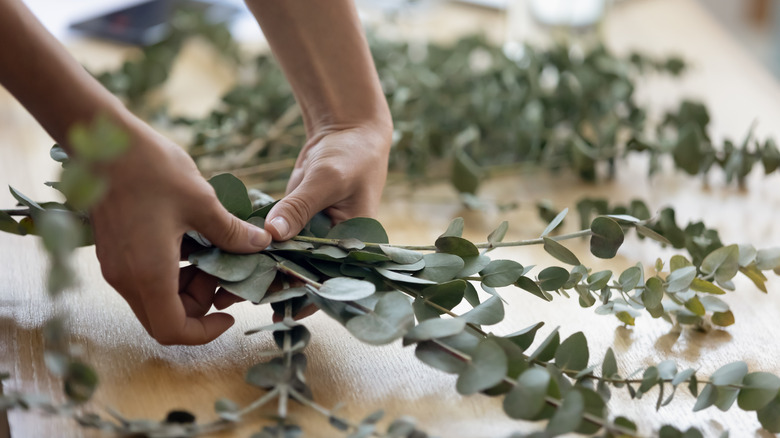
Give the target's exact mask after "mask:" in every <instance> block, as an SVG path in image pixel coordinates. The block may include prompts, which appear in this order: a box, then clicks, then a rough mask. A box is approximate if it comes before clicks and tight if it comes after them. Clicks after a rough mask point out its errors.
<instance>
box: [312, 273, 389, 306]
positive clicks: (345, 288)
mask: <svg viewBox="0 0 780 438" xmlns="http://www.w3.org/2000/svg"><path fill="white" fill-rule="evenodd" d="M374 292H376V287H375V286H374V284H373V283H370V282H368V281H363V280H357V279H354V278H348V277H337V278H331V279H329V280H325V282H324V283H322V287H320V288H319V289H318V290H317V293H318V294H319V295H320V296H322V297H323V298H327V299H329V300H336V301H356V300H360V299H362V298H366V297H368V296H371V295H373V294H374Z"/></svg>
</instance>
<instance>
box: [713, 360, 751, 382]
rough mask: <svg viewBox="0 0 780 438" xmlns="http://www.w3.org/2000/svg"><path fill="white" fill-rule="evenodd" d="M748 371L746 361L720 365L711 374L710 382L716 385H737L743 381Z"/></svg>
mask: <svg viewBox="0 0 780 438" xmlns="http://www.w3.org/2000/svg"><path fill="white" fill-rule="evenodd" d="M747 372H748V366H747V364H746V363H745V362H742V361H738V362H732V363H730V364H727V365H724V366H722V367H720V368H719V369H718V370H717V371H715V372H714V373H712V376H710V382H712V384H713V385H715V386H724V385H736V384H739V383H742V379H743V378H745V376H746V375H747Z"/></svg>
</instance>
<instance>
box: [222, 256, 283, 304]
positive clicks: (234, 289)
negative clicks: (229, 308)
mask: <svg viewBox="0 0 780 438" xmlns="http://www.w3.org/2000/svg"><path fill="white" fill-rule="evenodd" d="M258 255H259V257H258V262H257V267H256V268H255V270H254V271H252V273H251V274H249V277H247V278H245V279H244V280H241V281H238V282H232V281H220V283H219V285H220V286H222V287H223V288H224V289H225V290H227V291H228V292H230V293H232V294H233V295H236V296H239V297H241V298H243V299H245V300H249V301H251V302H253V303H259V302H260V300H262V299H263V297H264V296H265V293H266V291H268V288H269V287H270V286H271V283H273V281H274V278H276V272H277V271H276V260H274V259H272V258H271V257H268V256H267V255H265V254H258Z"/></svg>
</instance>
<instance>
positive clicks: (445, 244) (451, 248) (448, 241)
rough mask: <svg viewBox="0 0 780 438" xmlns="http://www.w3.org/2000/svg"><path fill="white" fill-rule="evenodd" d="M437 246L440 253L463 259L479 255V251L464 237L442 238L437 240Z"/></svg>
mask: <svg viewBox="0 0 780 438" xmlns="http://www.w3.org/2000/svg"><path fill="white" fill-rule="evenodd" d="M435 246H436V249H437V250H438V251H439V252H443V253H447V254H455V255H457V256H459V257H461V258H466V257H476V256H478V255H479V249H477V247H476V246H475V245H474V244H473V243H471V242H470V241H468V240H466V239H464V238H462V237H455V236H442V237H439V238H438V239H436V242H435Z"/></svg>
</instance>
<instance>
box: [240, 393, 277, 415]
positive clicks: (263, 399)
mask: <svg viewBox="0 0 780 438" xmlns="http://www.w3.org/2000/svg"><path fill="white" fill-rule="evenodd" d="M277 395H279V388H274V389H272V390H270V391H268V392H267V393H266V394H265V395H264V396H262V397H260V398H259V399H257V400H255V401H253V402H252V403H250V404H248V405H247V406H246V407H245V408H244V409H241V410H240V411H238V412H236V415H238V416H239V417H242V416H244V415H246V414H247V413H249V412H251V411H254V410H255V409H257V408H259V407H261V406H263V405H264V404H266V403H268V402H269V401H271V400H273V398H274V397H276V396H277Z"/></svg>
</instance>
